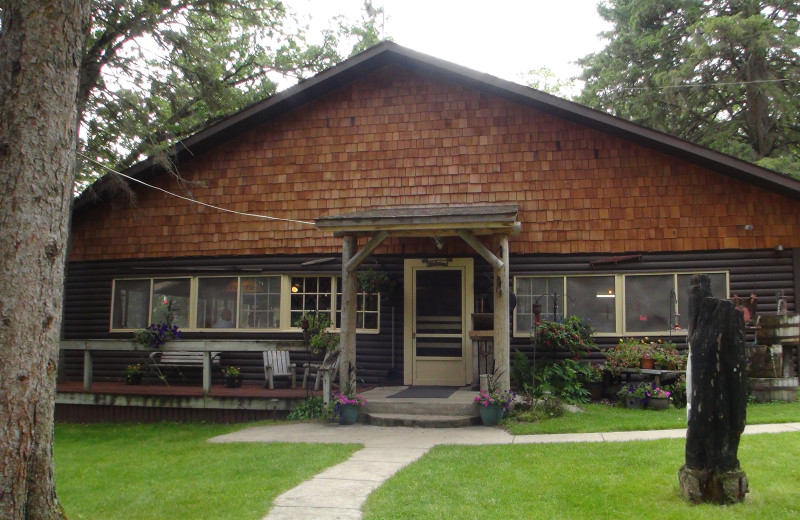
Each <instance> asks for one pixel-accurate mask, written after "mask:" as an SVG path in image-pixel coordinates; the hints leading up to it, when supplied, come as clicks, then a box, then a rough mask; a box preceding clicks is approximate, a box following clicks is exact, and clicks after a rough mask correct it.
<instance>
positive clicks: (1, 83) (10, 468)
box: [0, 0, 89, 519]
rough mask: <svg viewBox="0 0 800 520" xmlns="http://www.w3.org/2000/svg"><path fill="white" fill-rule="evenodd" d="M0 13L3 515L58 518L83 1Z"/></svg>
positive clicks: (2, 6)
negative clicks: (57, 460) (57, 403)
mask: <svg viewBox="0 0 800 520" xmlns="http://www.w3.org/2000/svg"><path fill="white" fill-rule="evenodd" d="M0 13H2V22H1V23H2V29H0V233H1V234H0V237H1V238H2V239H1V240H0V273H2V276H0V518H1V519H24V518H37V519H39V518H43V519H50V518H60V517H61V516H62V513H61V512H60V507H59V506H58V503H57V500H56V493H55V483H54V480H53V459H52V454H53V448H52V444H53V411H54V399H55V377H56V367H57V365H58V362H57V361H58V342H59V335H60V328H61V304H62V288H63V283H64V282H63V277H64V263H65V258H66V249H67V233H68V221H69V212H70V204H71V200H72V186H73V179H74V165H75V144H76V117H75V94H76V89H77V83H78V64H79V63H80V57H81V52H82V45H83V40H84V37H85V31H86V30H87V29H88V20H89V0H0Z"/></svg>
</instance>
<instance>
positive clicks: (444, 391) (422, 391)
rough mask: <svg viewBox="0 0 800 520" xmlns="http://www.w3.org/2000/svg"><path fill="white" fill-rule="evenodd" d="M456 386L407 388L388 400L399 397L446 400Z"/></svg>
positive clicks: (456, 388) (454, 390)
mask: <svg viewBox="0 0 800 520" xmlns="http://www.w3.org/2000/svg"><path fill="white" fill-rule="evenodd" d="M458 389H459V387H458V386H409V387H408V388H406V389H405V390H400V391H399V392H397V393H396V394H392V395H390V396H389V398H392V397H399V398H404V399H447V398H448V397H450V396H451V395H453V394H454V393H455V392H456V390H458Z"/></svg>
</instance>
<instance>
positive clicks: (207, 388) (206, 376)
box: [203, 350, 211, 397]
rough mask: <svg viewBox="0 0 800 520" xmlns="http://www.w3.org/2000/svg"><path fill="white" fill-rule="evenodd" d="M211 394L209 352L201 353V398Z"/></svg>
mask: <svg viewBox="0 0 800 520" xmlns="http://www.w3.org/2000/svg"><path fill="white" fill-rule="evenodd" d="M210 392H211V352H209V351H208V350H204V351H203V397H208V394H209V393H210Z"/></svg>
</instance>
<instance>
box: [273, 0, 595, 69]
mask: <svg viewBox="0 0 800 520" xmlns="http://www.w3.org/2000/svg"><path fill="white" fill-rule="evenodd" d="M598 1H599V0H489V1H485V0H484V1H477V0H457V1H453V0H372V3H373V6H374V7H376V8H379V7H383V8H384V34H385V35H387V36H390V37H391V38H392V39H393V40H394V41H395V42H396V43H398V44H400V45H403V46H405V47H409V48H411V49H414V50H416V51H420V52H423V53H425V54H429V55H431V56H434V57H436V58H441V59H444V60H447V61H451V62H454V63H457V64H459V65H464V66H467V67H469V68H472V69H475V70H477V71H479V72H486V73H489V74H493V75H495V76H499V77H501V78H503V79H507V80H510V81H516V82H523V79H522V76H521V75H522V74H524V73H525V72H527V71H529V70H532V69H539V68H541V67H548V68H549V69H551V70H552V71H553V72H554V73H556V75H557V76H559V77H561V78H569V77H572V76H575V75H577V74H578V73H579V72H580V68H579V67H577V65H575V64H574V62H575V61H576V60H577V59H578V58H581V57H583V56H585V55H586V54H589V53H591V52H596V51H599V50H600V49H602V48H603V46H604V42H603V40H601V39H600V38H599V37H598V33H600V32H601V31H605V30H609V29H610V26H609V25H608V24H606V23H605V22H604V21H603V20H602V19H601V18H600V17H599V16H598V14H597V3H598ZM286 3H287V4H288V5H289V7H290V8H291V9H293V10H294V11H295V12H297V13H298V14H300V15H301V16H303V17H311V18H310V22H309V23H310V24H311V27H312V29H313V28H314V27H315V26H316V24H322V26H324V25H326V24H327V22H328V20H329V19H330V18H332V17H333V16H335V15H337V14H344V15H347V16H348V17H349V18H350V19H351V20H358V19H360V17H361V9H362V7H363V5H364V1H363V0H288V1H287V2H286ZM306 20H307V21H308V20H309V19H308V18H307V19H306ZM379 20H380V17H379Z"/></svg>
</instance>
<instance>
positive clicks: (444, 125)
mask: <svg viewBox="0 0 800 520" xmlns="http://www.w3.org/2000/svg"><path fill="white" fill-rule="evenodd" d="M180 174H181V177H182V178H183V179H185V180H186V181H188V182H187V183H185V184H184V185H183V186H184V187H181V186H179V185H178V183H177V181H176V180H175V178H174V177H173V176H171V175H162V176H160V177H158V178H156V179H153V180H152V181H151V182H153V183H154V184H155V185H157V186H159V187H162V188H164V189H169V190H171V191H174V192H176V193H180V194H182V195H189V196H192V197H194V198H196V199H197V200H200V201H203V202H205V203H208V204H213V205H218V206H223V207H225V208H228V209H233V210H236V211H241V212H249V213H257V214H266V215H270V216H273V217H280V218H290V219H298V220H304V221H312V220H313V219H314V218H316V217H321V216H325V215H333V214H341V213H348V212H351V211H353V210H355V209H369V208H377V207H385V206H397V205H426V204H434V205H448V204H449V205H454V204H455V205H457V204H476V203H504V204H506V203H513V204H518V205H519V206H520V214H519V220H520V221H521V222H522V233H521V234H520V235H519V236H518V237H515V238H514V239H513V240H512V241H511V244H510V247H511V252H512V253H516V254H531V253H570V254H580V253H608V254H611V253H617V252H626V251H702V250H716V249H749V248H771V247H774V246H776V245H777V244H782V245H783V246H784V247H786V248H789V247H798V246H800V233H799V232H798V229H800V226H799V224H800V209H799V206H798V204H797V203H796V201H794V200H792V199H789V198H785V197H783V196H781V195H778V194H776V193H774V192H771V191H766V190H764V189H761V188H758V187H756V186H755V185H753V184H749V183H745V182H741V181H738V180H734V179H732V178H731V177H728V176H726V175H723V174H721V173H718V172H715V171H712V170H709V169H706V168H703V167H700V166H697V165H695V164H691V163H688V162H685V161H684V160H682V159H679V158H676V157H670V156H667V155H664V154H662V153H660V152H657V151H653V150H652V149H649V148H646V147H643V146H639V145H636V144H633V143H631V142H630V141H626V140H623V139H621V138H619V137H615V136H612V135H609V134H607V133H603V132H601V131H598V130H594V129H592V128H589V127H586V126H581V125H578V124H575V123H573V122H571V121H568V120H566V119H561V118H559V117H556V116H554V115H551V114H549V113H545V112H542V111H539V110H536V109H534V108H530V107H526V106H521V105H519V104H516V103H514V102H511V101H509V100H508V99H505V98H502V97H500V96H497V95H490V94H487V93H485V92H481V91H479V90H475V89H471V88H468V87H467V86H465V85H463V84H460V83H457V82H454V81H449V80H447V79H444V78H442V77H441V76H439V75H435V74H432V73H428V72H424V71H419V70H414V69H410V68H407V67H405V66H402V65H389V66H387V67H384V68H383V69H380V70H378V71H376V72H373V73H371V74H369V75H367V76H365V77H363V78H360V79H358V80H356V81H354V82H352V83H350V84H348V85H346V86H344V87H342V88H340V89H339V90H335V91H333V92H330V93H329V94H327V95H324V96H322V97H320V98H319V99H315V100H313V101H311V102H309V103H307V104H305V105H302V106H300V107H299V108H297V109H295V110H293V111H291V112H289V113H287V114H285V115H283V116H282V117H280V118H278V119H275V120H272V121H269V122H267V123H265V124H264V125H263V126H261V127H259V128H257V129H255V130H252V131H250V132H249V133H246V134H243V135H241V136H240V137H239V138H238V139H235V140H233V141H230V142H227V143H225V144H223V145H221V146H219V147H218V148H214V149H211V150H209V151H207V152H205V153H203V154H202V155H199V156H197V157H195V158H194V159H192V160H189V161H188V162H186V163H185V164H181V165H180ZM136 194H137V199H136V203H135V205H128V204H126V203H123V202H116V203H114V204H105V205H103V206H100V207H97V208H95V209H93V210H90V211H88V212H87V213H85V214H82V215H79V216H78V217H77V218H76V219H75V221H74V223H73V233H72V253H71V256H70V258H71V260H73V261H85V260H100V259H122V258H154V257H162V258H167V257H174V256H180V255H184V254H191V255H197V256H227V255H273V254H285V253H287V252H288V253H293V254H301V255H303V254H313V253H323V254H329V253H330V254H336V253H337V252H338V251H339V250H340V247H341V245H340V243H339V241H338V240H337V239H334V238H333V237H330V236H325V235H324V234H322V233H320V232H319V231H317V230H315V229H314V227H313V226H306V225H302V224H296V223H287V222H276V221H262V220H257V219H254V218H249V217H242V216H238V215H232V214H229V213H221V212H219V211H216V210H213V209H210V208H204V207H201V206H198V205H193V204H190V203H188V202H186V201H183V200H180V199H176V198H172V197H169V196H167V195H166V194H163V193H161V192H156V191H153V190H150V189H147V188H137V189H136ZM98 223H102V225H98ZM746 225H752V226H753V230H752V231H747V230H745V226H746ZM415 252H416V253H421V252H424V251H423V249H422V248H421V247H420V246H419V245H416V246H415V245H414V244H410V243H408V242H407V241H400V240H396V239H394V240H389V241H387V242H386V243H385V244H384V245H383V246H381V248H380V249H379V250H378V251H377V253H378V254H400V253H415Z"/></svg>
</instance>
